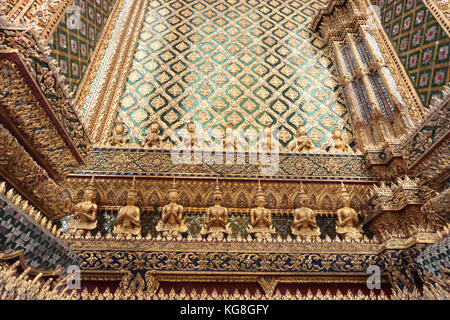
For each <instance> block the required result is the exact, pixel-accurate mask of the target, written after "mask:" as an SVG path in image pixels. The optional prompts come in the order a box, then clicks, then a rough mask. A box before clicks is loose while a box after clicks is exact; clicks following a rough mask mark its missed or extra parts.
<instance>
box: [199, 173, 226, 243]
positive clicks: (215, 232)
mask: <svg viewBox="0 0 450 320" xmlns="http://www.w3.org/2000/svg"><path fill="white" fill-rule="evenodd" d="M222 196H223V194H222V191H221V190H220V187H219V181H216V189H215V190H214V193H213V197H214V206H212V207H209V208H208V210H207V211H206V217H205V225H204V226H203V227H202V230H201V231H200V234H201V235H203V236H208V235H209V236H210V237H211V238H212V239H217V240H222V239H223V238H224V237H226V236H227V235H230V234H231V228H230V224H229V223H228V209H227V208H225V207H222V206H221V203H222Z"/></svg>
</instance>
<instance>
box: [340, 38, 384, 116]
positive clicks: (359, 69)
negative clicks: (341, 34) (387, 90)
mask: <svg viewBox="0 0 450 320" xmlns="http://www.w3.org/2000/svg"><path fill="white" fill-rule="evenodd" d="M345 41H346V42H347V44H348V46H349V47H350V51H351V53H352V56H353V59H354V60H355V62H356V74H357V76H358V77H359V78H360V79H361V80H362V82H363V85H364V88H365V89H366V92H367V98H368V100H369V103H370V107H371V109H372V113H373V114H374V115H381V108H380V106H379V104H378V100H377V97H376V95H375V92H374V88H373V86H372V84H371V82H370V79H369V76H368V75H367V74H368V73H369V70H368V68H367V66H366V65H365V64H364V62H363V61H362V59H361V57H360V56H359V52H358V49H357V48H356V43H355V38H354V36H353V34H351V33H347V34H346V35H345Z"/></svg>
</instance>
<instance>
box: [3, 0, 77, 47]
mask: <svg viewBox="0 0 450 320" xmlns="http://www.w3.org/2000/svg"><path fill="white" fill-rule="evenodd" d="M72 2H73V0H7V1H2V2H1V4H0V15H5V17H6V21H7V22H8V23H12V24H16V25H18V24H23V25H27V26H30V27H33V28H34V29H35V31H36V32H37V34H38V35H39V39H40V41H42V42H43V43H46V42H47V41H48V39H49V38H50V35H51V34H52V32H53V31H54V30H55V28H56V26H57V25H58V23H59V21H60V20H61V18H62V17H63V15H64V13H65V12H66V10H67V8H68V7H69V5H70V4H71V3H72Z"/></svg>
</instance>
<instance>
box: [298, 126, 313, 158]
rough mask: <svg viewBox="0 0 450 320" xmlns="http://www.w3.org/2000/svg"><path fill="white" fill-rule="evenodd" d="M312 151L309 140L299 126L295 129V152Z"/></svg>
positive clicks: (303, 128)
mask: <svg viewBox="0 0 450 320" xmlns="http://www.w3.org/2000/svg"><path fill="white" fill-rule="evenodd" d="M312 149H314V146H313V144H312V142H311V140H309V138H308V137H307V136H306V129H305V127H302V126H299V127H298V128H297V151H298V152H301V151H309V150H312Z"/></svg>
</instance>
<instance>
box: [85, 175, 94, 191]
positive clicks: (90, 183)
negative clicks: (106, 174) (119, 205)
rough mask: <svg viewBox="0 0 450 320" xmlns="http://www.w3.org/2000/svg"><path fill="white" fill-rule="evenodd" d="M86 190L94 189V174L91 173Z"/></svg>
mask: <svg viewBox="0 0 450 320" xmlns="http://www.w3.org/2000/svg"><path fill="white" fill-rule="evenodd" d="M86 190H91V191H95V183H94V175H92V177H91V180H90V181H89V184H88V186H87V188H86Z"/></svg>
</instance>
